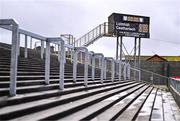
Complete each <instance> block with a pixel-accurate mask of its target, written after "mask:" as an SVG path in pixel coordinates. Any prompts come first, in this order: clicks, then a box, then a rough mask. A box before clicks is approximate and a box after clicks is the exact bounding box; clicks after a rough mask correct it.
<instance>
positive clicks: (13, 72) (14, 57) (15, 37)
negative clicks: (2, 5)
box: [9, 25, 19, 96]
mask: <svg viewBox="0 0 180 121" xmlns="http://www.w3.org/2000/svg"><path fill="white" fill-rule="evenodd" d="M18 41H19V31H18V25H16V26H14V25H13V26H12V46H11V68H10V92H9V93H10V96H15V95H16V80H17V63H18V52H19V51H18V49H19V42H18Z"/></svg>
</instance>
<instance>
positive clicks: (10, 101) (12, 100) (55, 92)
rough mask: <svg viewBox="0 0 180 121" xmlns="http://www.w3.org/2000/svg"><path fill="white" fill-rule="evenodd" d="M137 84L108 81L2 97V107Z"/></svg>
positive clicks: (0, 98) (0, 105) (0, 104)
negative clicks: (86, 85) (119, 85)
mask: <svg viewBox="0 0 180 121" xmlns="http://www.w3.org/2000/svg"><path fill="white" fill-rule="evenodd" d="M133 83H136V82H135V81H128V82H127V81H115V82H113V83H111V82H110V81H108V80H107V81H106V82H105V83H104V84H101V83H97V84H95V85H88V87H86V88H85V87H84V86H77V87H69V88H66V89H65V90H63V91H62V90H59V89H52V90H47V91H46V90H45V91H41V92H31V93H25V94H18V95H17V96H15V97H8V96H2V97H0V100H1V101H0V102H1V103H0V107H4V106H7V105H16V104H19V103H23V102H30V101H34V100H38V99H45V98H48V97H54V96H61V95H65V94H69V93H75V92H80V91H88V90H91V89H96V88H104V87H109V86H113V85H114V86H116V85H118V84H125V85H127V84H133Z"/></svg>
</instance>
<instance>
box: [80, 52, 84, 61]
mask: <svg viewBox="0 0 180 121" xmlns="http://www.w3.org/2000/svg"><path fill="white" fill-rule="evenodd" d="M82 60H83V55H82V52H81V51H80V62H81V63H83V61H82Z"/></svg>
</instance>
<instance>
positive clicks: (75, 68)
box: [73, 50, 77, 83]
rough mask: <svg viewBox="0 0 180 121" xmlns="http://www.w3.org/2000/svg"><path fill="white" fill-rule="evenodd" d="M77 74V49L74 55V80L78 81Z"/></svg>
mask: <svg viewBox="0 0 180 121" xmlns="http://www.w3.org/2000/svg"><path fill="white" fill-rule="evenodd" d="M76 76H77V51H76V50H74V55H73V82H74V83H76Z"/></svg>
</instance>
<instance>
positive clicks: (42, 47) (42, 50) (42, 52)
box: [41, 40, 50, 59]
mask: <svg viewBox="0 0 180 121" xmlns="http://www.w3.org/2000/svg"><path fill="white" fill-rule="evenodd" d="M49 46H50V45H49ZM43 55H44V41H42V40H41V59H43Z"/></svg>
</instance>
